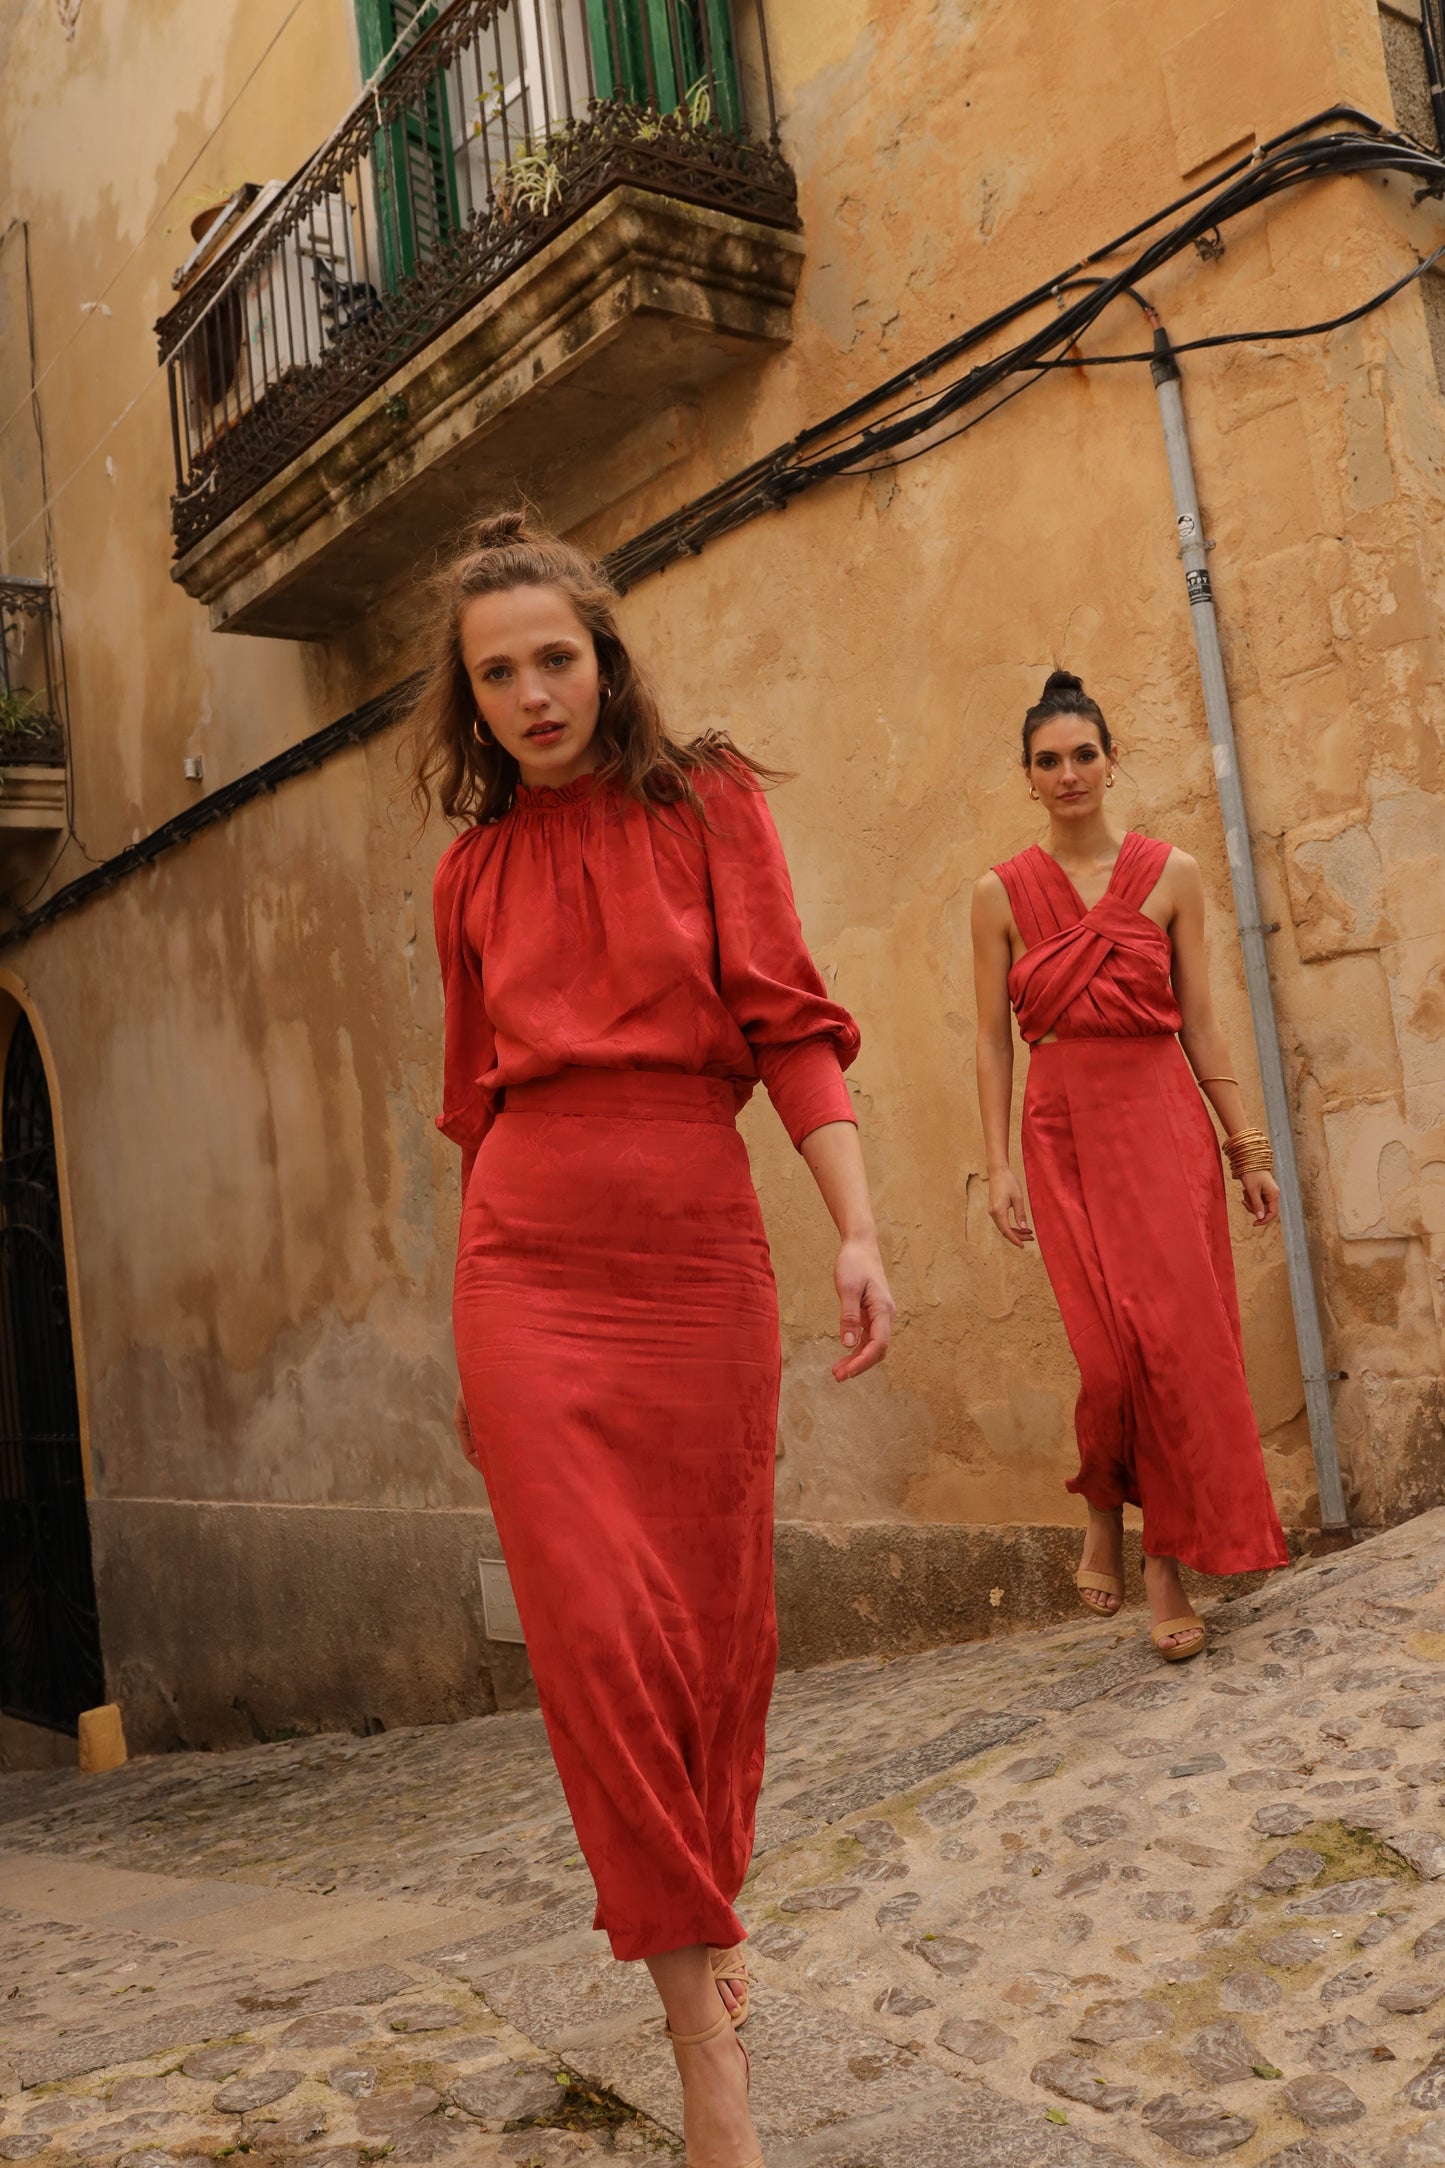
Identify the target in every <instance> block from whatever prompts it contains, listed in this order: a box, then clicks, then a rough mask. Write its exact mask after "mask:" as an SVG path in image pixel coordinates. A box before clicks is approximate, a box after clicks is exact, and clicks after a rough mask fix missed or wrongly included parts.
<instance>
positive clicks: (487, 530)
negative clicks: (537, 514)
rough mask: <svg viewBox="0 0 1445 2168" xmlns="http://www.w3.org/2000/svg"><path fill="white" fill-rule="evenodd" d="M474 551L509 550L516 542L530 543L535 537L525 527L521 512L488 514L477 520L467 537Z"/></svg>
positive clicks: (527, 527) (524, 519) (526, 526)
mask: <svg viewBox="0 0 1445 2168" xmlns="http://www.w3.org/2000/svg"><path fill="white" fill-rule="evenodd" d="M469 539H470V542H471V546H472V548H473V550H475V551H481V550H505V549H511V548H512V546H513V545H514V544H515V543H518V542H532V541H535V539H536V537H535V536H534V535H533V533H532V530H531V528H530V527H529V526H528V525H527V515H526V513H525V512H523V511H512V512H490V513H488V515H487V517H486V518H485V519H479V520H477V521H476V523H475V525H474V526H473V528H472V530H471V535H470V537H469Z"/></svg>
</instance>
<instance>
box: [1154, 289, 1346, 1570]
mask: <svg viewBox="0 0 1445 2168" xmlns="http://www.w3.org/2000/svg"><path fill="white" fill-rule="evenodd" d="M1150 316H1151V320H1152V321H1153V322H1154V323H1155V325H1156V329H1155V333H1154V360H1153V362H1152V363H1151V365H1150V373H1151V374H1152V376H1153V378H1154V388H1155V390H1156V392H1157V394H1158V398H1159V418H1160V421H1161V422H1162V424H1163V427H1164V450H1165V455H1166V457H1167V459H1168V462H1169V482H1170V487H1171V488H1172V490H1173V493H1174V514H1175V522H1176V526H1177V530H1178V540H1179V553H1180V556H1181V557H1182V559H1183V563H1184V582H1185V587H1186V589H1187V592H1188V596H1189V616H1190V622H1191V624H1192V626H1193V629H1194V648H1195V653H1196V655H1197V656H1198V659H1199V680H1200V684H1201V686H1202V688H1203V692H1204V712H1205V715H1206V717H1207V719H1208V724H1209V742H1210V744H1211V746H1212V747H1213V751H1214V781H1215V787H1216V789H1217V790H1218V793H1219V810H1220V813H1221V815H1222V816H1223V820H1224V844H1225V849H1226V851H1227V853H1228V856H1229V878H1230V882H1231V884H1232V886H1233V889H1234V913H1235V918H1236V920H1237V922H1238V927H1239V945H1240V948H1241V950H1242V952H1243V955H1244V979H1245V986H1246V988H1247V990H1248V994H1249V1013H1250V1019H1251V1021H1252V1023H1253V1026H1254V1045H1255V1053H1256V1056H1257V1057H1258V1061H1259V1073H1260V1082H1261V1085H1262V1086H1263V1090H1264V1110H1265V1125H1266V1127H1267V1128H1268V1130H1269V1136H1270V1142H1271V1144H1272V1145H1273V1147H1274V1159H1275V1176H1276V1179H1277V1180H1278V1182H1279V1190H1280V1199H1279V1205H1280V1226H1281V1229H1282V1232H1283V1235H1284V1254H1285V1266H1286V1270H1287V1271H1288V1274H1289V1293H1290V1304H1291V1307H1292V1309H1293V1311H1294V1327H1295V1338H1296V1340H1297V1341H1298V1344H1299V1357H1300V1372H1301V1375H1302V1377H1303V1380H1304V1393H1305V1411H1306V1415H1307V1417H1308V1421H1309V1432H1310V1446H1311V1448H1312V1450H1313V1453H1314V1462H1315V1476H1316V1479H1317V1481H1318V1484H1319V1497H1320V1522H1321V1525H1322V1526H1323V1527H1324V1528H1326V1529H1342V1528H1345V1527H1347V1526H1348V1522H1347V1519H1346V1515H1345V1500H1344V1492H1343V1489H1342V1487H1341V1484H1340V1456H1339V1446H1338V1443H1337V1440H1336V1437H1335V1419H1334V1410H1333V1408H1332V1407H1331V1405H1330V1392H1329V1386H1330V1377H1331V1373H1330V1372H1329V1371H1328V1370H1327V1369H1326V1368H1325V1351H1324V1337H1323V1334H1322V1332H1321V1330H1320V1312H1319V1302H1318V1298H1317V1296H1316V1293H1315V1282H1314V1269H1313V1266H1312V1265H1311V1262H1310V1252H1309V1236H1308V1231H1307V1229H1306V1225H1305V1212H1304V1198H1303V1196H1302V1194H1301V1191H1300V1179H1299V1164H1298V1161H1297V1160H1296V1158H1295V1148H1294V1130H1293V1127H1292V1125H1291V1121H1290V1105H1289V1091H1288V1087H1287V1085H1286V1082H1285V1074H1284V1059H1283V1056H1282V1055H1281V1053H1280V1045H1279V1023H1278V1019H1277V1017H1276V1015H1275V1006H1274V989H1273V986H1272V985H1271V983H1270V976H1269V957H1268V955H1267V953H1266V949H1265V931H1266V929H1265V926H1264V924H1263V923H1262V921H1261V918H1260V910H1259V889H1258V885H1257V883H1256V881H1255V874H1254V854H1253V851H1252V849H1251V846H1250V840H1249V821H1248V817H1247V814H1246V811H1245V804H1244V788H1243V784H1242V782H1241V779H1240V773H1239V754H1238V748H1237V746H1236V744H1235V737H1234V717H1233V714H1232V713H1231V710H1230V704H1229V683H1228V680H1227V678H1226V676H1225V671H1224V656H1223V653H1222V652H1221V649H1220V645H1219V620H1218V617H1217V615H1216V613H1215V608H1214V592H1213V588H1212V586H1211V584H1210V578H1209V563H1208V557H1207V554H1206V553H1207V549H1208V545H1207V544H1206V542H1205V539H1204V529H1203V525H1202V523H1201V520H1200V516H1199V495H1198V491H1197V489H1196V487H1195V480H1194V460H1193V457H1192V454H1191V452H1190V449H1189V431H1188V427H1187V425H1186V422H1185V418H1184V384H1183V378H1182V376H1181V375H1180V370H1179V363H1178V361H1177V360H1176V359H1175V356H1174V352H1173V349H1172V347H1171V346H1170V343H1169V336H1168V333H1167V332H1166V331H1165V330H1164V329H1163V327H1162V325H1160V324H1159V322H1158V318H1157V317H1155V316H1154V314H1153V311H1152V310H1151V311H1150Z"/></svg>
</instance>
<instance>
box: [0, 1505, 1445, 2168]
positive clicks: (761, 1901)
mask: <svg viewBox="0 0 1445 2168" xmlns="http://www.w3.org/2000/svg"><path fill="white" fill-rule="evenodd" d="M1212 1625H1213V1633H1214V1640H1213V1645H1212V1648H1211V1651H1210V1653H1209V1655H1208V1657H1207V1659H1206V1660H1203V1661H1200V1662H1196V1663H1194V1664H1190V1665H1182V1666H1177V1667H1174V1668H1172V1669H1166V1668H1165V1667H1164V1666H1163V1665H1162V1664H1161V1663H1160V1662H1159V1661H1158V1659H1157V1658H1156V1657H1155V1656H1154V1655H1153V1653H1152V1651H1151V1650H1150V1649H1149V1648H1148V1646H1147V1645H1146V1643H1145V1640H1144V1636H1143V1630H1142V1622H1141V1615H1140V1614H1139V1613H1138V1612H1134V1611H1131V1612H1130V1613H1128V1614H1126V1616H1125V1618H1124V1619H1123V1621H1122V1622H1115V1623H1112V1624H1110V1625H1107V1626H1096V1625H1093V1624H1091V1623H1090V1621H1089V1620H1088V1619H1087V1618H1085V1617H1084V1616H1083V1615H1082V1614H1081V1615H1080V1618H1079V1620H1078V1623H1077V1624H1069V1625H1066V1626H1063V1627H1058V1628H1054V1629H1051V1630H1048V1631H1044V1632H1040V1633H1031V1634H1022V1635H1017V1636H1013V1637H1008V1638H999V1639H998V1640H995V1641H992V1642H983V1643H977V1644H974V1645H972V1646H969V1647H963V1648H952V1649H946V1650H941V1651H937V1652H935V1653H932V1654H928V1655H924V1656H919V1657H912V1658H907V1659H903V1660H900V1661H897V1662H893V1663H882V1662H864V1663H850V1664H845V1665H837V1666H832V1667H829V1668H826V1669H822V1670H815V1671H810V1672H805V1673H801V1674H794V1675H791V1676H786V1677H784V1678H783V1679H781V1680H780V1682H779V1687H778V1693H777V1698H776V1702H775V1705H774V1712H773V1720H772V1729H771V1756H770V1763H769V1775H768V1783H767V1789H766V1793H765V1798H764V1811H763V1816H762V1822H761V1826H760V1831H759V1847H758V1857H757V1862H756V1866H755V1869H754V1873H753V1876H752V1879H751V1882H750V1884H749V1887H748V1890H747V1892H746V1894H745V1897H744V1900H743V1909H744V1911H745V1914H746V1916H747V1917H748V1919H749V1921H750V1924H751V1925H752V1927H753V1930H754V1938H753V1944H752V1948H753V1953H754V1956H755V1960H756V1962H755V1966H754V1971H755V1975H756V1979H757V1987H756V1994H755V2003H756V2007H755V2015H754V2018H753V2021H752V2022H751V2024H750V2025H749V2028H748V2034H747V2037H748V2041H749V2044H750V2047H751V2050H752V2054H753V2060H754V2069H755V2085H754V2101H755V2107H756V2114H757V2120H758V2123H759V2127H760V2130H761V2132H762V2134H763V2137H764V2140H765V2143H766V2146H767V2155H768V2161H769V2164H770V2168H969V2164H974V2163H980V2164H989V2168H1013V2164H1020V2168H1022V2164H1027V2168H1054V2164H1060V2168H1062V2164H1066V2163H1067V2164H1075V2163H1077V2164H1080V2168H1083V2164H1091V2168H1114V2164H1120V2163H1126V2162H1133V2163H1137V2164H1140V2168H1143V2164H1146V2163H1153V2162H1168V2161H1170V2160H1176V2159H1186V2160H1204V2159H1214V2158H1217V2157H1221V2156H1228V2157H1230V2158H1231V2159H1232V2160H1234V2161H1236V2162H1238V2163H1240V2164H1251V2168H1252V2164H1254V2163H1262V2162H1269V2163H1271V2164H1272V2168H1342V2164H1356V2168H1364V2164H1369V2168H1417V2164H1419V2168H1424V2164H1426V2163H1435V2162H1445V1815H1442V1812H1441V1806H1442V1796H1445V1511H1441V1512H1437V1513H1434V1514H1431V1515H1427V1516H1425V1517H1424V1518H1422V1519H1420V1520H1417V1521H1414V1522H1412V1523H1410V1524H1408V1525H1406V1526H1404V1527H1401V1528H1398V1529H1396V1530H1394V1531H1393V1532H1392V1533H1390V1534H1387V1535H1385V1536H1381V1537H1377V1538H1375V1539H1373V1540H1371V1541H1369V1542H1368V1543H1365V1544H1362V1545H1360V1546H1358V1547H1357V1548H1356V1549H1355V1550H1353V1551H1351V1552H1346V1553H1338V1554H1335V1555H1332V1556H1328V1557H1324V1558H1321V1559H1317V1560H1314V1561H1310V1562H1308V1563H1306V1564H1305V1565H1303V1566H1302V1567H1300V1568H1298V1569H1296V1570H1295V1571H1293V1572H1292V1573H1289V1574H1287V1575H1284V1576H1281V1577H1279V1578H1278V1579H1277V1580H1276V1581H1275V1582H1274V1583H1273V1584H1272V1585H1270V1586H1268V1587H1266V1588H1264V1589H1261V1590H1259V1591H1258V1592H1256V1593H1253V1594H1248V1595H1242V1596H1239V1597H1237V1598H1235V1599H1234V1600H1233V1601H1227V1602H1224V1603H1221V1604H1219V1605H1217V1606H1216V1607H1215V1609H1214V1612H1213V1618H1212ZM590 1919H591V1892H590V1884H589V1881H588V1877H587V1874H586V1870H585V1868H584V1867H583V1866H582V1863H581V1861H580V1860H579V1858H578V1857H577V1854H576V1850H575V1846H574V1844H573V1841H572V1837H571V1831H570V1827H569V1825H568V1822H567V1819H566V1816H565V1813H564V1810H563V1807H562V1802H561V1798H560V1794H559V1792H558V1790H557V1787H556V1783H555V1780H554V1778H553V1775H552V1772H551V1767H550V1763H549V1761H548V1757H547V1752H546V1745H545V1740H544V1737H543V1732H542V1726H541V1722H540V1719H539V1718H538V1717H537V1716H536V1715H535V1713H532V1712H528V1711H522V1712H518V1713H513V1714H509V1715H502V1716H495V1717H489V1718H482V1719H479V1720H477V1721H475V1722H471V1723H466V1724H459V1725H457V1726H455V1727H454V1728H451V1729H446V1730H418V1731H411V1732H393V1733H390V1734H388V1735H385V1736H382V1737H377V1738H369V1739H360V1738H353V1737H349V1736H326V1737H319V1738H305V1739H297V1740H292V1741H286V1742H281V1743H276V1744H271V1745H264V1746H258V1747H256V1748H254V1749H252V1750H249V1751H245V1752H240V1753H235V1754H228V1755H224V1756H212V1755H179V1756H174V1757H168V1758H162V1759H156V1760H151V1761H143V1762H136V1763H133V1764H131V1765H130V1766H129V1767H127V1768H125V1769H123V1770H120V1771H118V1772H116V1773H115V1774H114V1775H112V1776H108V1777H90V1778H84V1777H79V1776H77V1775H75V1774H73V1773H69V1772H64V1773H54V1772H47V1773H44V1774H16V1775H10V1776H5V1777H0V1952H3V1959H0V2105H3V2121H0V2157H3V2158H4V2159H5V2160H8V2161H31V2160H34V2161H36V2162H38V2163H40V2168H69V2164H70V2163H72V2162H75V2163H79V2162H87V2163H89V2162H95V2163H104V2164H109V2163H112V2162H115V2161H116V2160H118V2159H119V2160H120V2161H122V2162H123V2163H124V2164H125V2168H169V2163H170V2160H171V2158H172V2157H173V2156H181V2157H184V2156H188V2155H207V2156H219V2155H224V2154H229V2153H230V2152H233V2151H236V2150H241V2151H247V2150H249V2151H250V2152H252V2153H255V2154H259V2155H261V2156H263V2157H268V2158H269V2157H277V2158H280V2157H285V2158H287V2159H290V2158H293V2157H299V2158H301V2159H304V2160H307V2161H316V2162H324V2163H325V2164H326V2168H354V2164H357V2163H359V2162H361V2161H367V2160H374V2159H377V2158H379V2157H380V2156H381V2155H383V2154H385V2155H386V2156H387V2157H388V2158H390V2159H392V2160H395V2161H398V2162H412V2161H416V2162H431V2161H442V2160H446V2161H454V2162H455V2163H456V2168H469V2164H471V2163H479V2164H480V2163H484V2162H485V2163H490V2162H493V2161H508V2162H516V2163H527V2162H536V2163H542V2164H544V2168H552V2164H554V2163H561V2162H572V2161H577V2162H589V2161H592V2160H594V2159H602V2158H606V2157H612V2156H615V2155H619V2154H620V2155H631V2156H635V2157H637V2158H639V2159H642V2160H647V2159H654V2158H655V2159H660V2160H661V2159H675V2158H677V2157H678V2155H679V2153H680V2148H679V2146H678V2142H677V2138H676V2135H675V2128H674V2124H675V2116H676V2102H677V2095H676V2091H675V2085H674V2080H673V2077H672V2074H671V2066H670V2059H669V2057H668V2054H667V2051H666V2046H665V2042H664V2040H663V2038H662V2035H661V2031H660V2028H659V2025H658V2023H657V2020H656V2017H655V2015H654V2005H653V2003H652V1998H651V1990H650V1987H649V1984H648V1981H647V1978H646V1975H645V1973H643V1971H642V1970H641V1968H640V1967H620V1966H616V1965H614V1964H613V1963H612V1962H611V1961H610V1959H609V1957H608V1955H607V1952H606V1949H605V1946H604V1944H603V1942H602V1938H601V1937H599V1936H596V1935H594V1934H593V1933H592V1932H591V1929H590V1925H589V1922H590ZM559 2073H561V2074H565V2075H566V2078H567V2082H566V2083H565V2084H562V2083H559Z"/></svg>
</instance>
